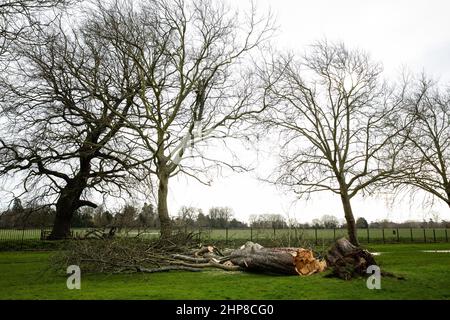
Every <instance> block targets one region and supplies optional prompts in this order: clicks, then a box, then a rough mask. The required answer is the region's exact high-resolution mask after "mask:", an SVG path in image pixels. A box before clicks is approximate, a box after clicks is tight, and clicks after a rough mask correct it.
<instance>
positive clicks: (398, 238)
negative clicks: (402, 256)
mask: <svg viewBox="0 0 450 320" xmlns="http://www.w3.org/2000/svg"><path fill="white" fill-rule="evenodd" d="M397 242H400V233H399V232H398V228H397Z"/></svg>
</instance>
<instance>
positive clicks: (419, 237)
mask: <svg viewBox="0 0 450 320" xmlns="http://www.w3.org/2000/svg"><path fill="white" fill-rule="evenodd" d="M176 229H177V230H178V231H179V232H192V233H193V235H194V236H195V237H197V238H198V239H200V240H202V241H204V242H208V241H209V242H214V241H222V242H225V243H228V242H245V241H254V242H258V241H259V242H264V243H271V242H273V243H274V244H284V245H296V244H301V243H304V242H309V243H312V244H316V245H318V244H323V243H327V242H332V241H334V240H336V239H337V238H340V237H344V236H346V234H347V230H346V229H299V228H284V229H277V228H271V229H260V228H241V229H231V228H224V229H213V228H190V227H188V226H184V227H177V228H176ZM89 230H90V229H87V228H80V229H72V237H82V236H83V235H84V234H85V233H86V232H87V231H89ZM48 234H49V229H0V246H3V247H4V246H5V245H6V246H7V245H8V244H11V245H13V247H14V249H17V250H21V249H24V248H25V249H26V248H29V247H30V244H32V243H33V244H34V245H35V246H39V244H38V243H37V244H36V242H39V241H40V240H44V239H45V238H46V236H47V235H48ZM117 235H118V236H123V237H137V236H139V237H141V238H148V239H151V238H158V237H159V232H158V230H152V229H145V230H140V229H128V230H122V231H120V232H119V233H118V234H117ZM448 237H449V231H448V229H444V228H380V229H374V228H373V229H358V238H359V241H360V242H361V243H430V242H449V240H448Z"/></svg>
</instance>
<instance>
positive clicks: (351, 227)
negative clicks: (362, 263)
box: [341, 190, 359, 247]
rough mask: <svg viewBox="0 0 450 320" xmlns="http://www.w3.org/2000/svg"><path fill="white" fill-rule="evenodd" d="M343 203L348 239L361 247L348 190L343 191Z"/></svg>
mask: <svg viewBox="0 0 450 320" xmlns="http://www.w3.org/2000/svg"><path fill="white" fill-rule="evenodd" d="M341 201H342V207H343V208H344V214H345V220H346V222H347V232H348V238H349V240H350V242H351V243H352V244H353V245H355V246H357V247H359V241H358V235H357V230H356V222H355V217H354V216H353V211H352V206H351V204H350V197H349V196H348V192H347V191H346V190H344V191H341Z"/></svg>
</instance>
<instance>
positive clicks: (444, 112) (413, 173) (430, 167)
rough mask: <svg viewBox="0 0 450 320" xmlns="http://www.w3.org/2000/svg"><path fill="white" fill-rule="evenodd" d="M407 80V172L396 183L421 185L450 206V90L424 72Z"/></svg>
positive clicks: (405, 165)
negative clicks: (420, 75) (408, 123)
mask: <svg viewBox="0 0 450 320" xmlns="http://www.w3.org/2000/svg"><path fill="white" fill-rule="evenodd" d="M406 84H407V85H406V86H405V87H406V90H405V91H406V96H407V97H408V98H407V99H405V103H404V108H403V110H402V113H401V116H402V117H403V118H404V119H408V121H410V122H411V126H410V127H409V128H408V130H405V131H404V132H402V134H403V136H404V137H406V138H407V142H406V144H405V147H404V148H403V149H402V161H403V163H404V168H405V172H404V175H403V176H402V177H401V178H398V179H395V180H394V181H393V183H394V186H395V187H397V188H398V189H402V190H403V189H404V187H405V186H408V187H413V189H414V188H418V189H422V190H424V191H426V192H427V193H429V194H430V195H432V196H434V197H436V198H437V199H440V200H442V201H444V202H445V203H446V204H447V205H449V206H450V169H449V165H450V163H449V159H450V92H449V91H448V89H447V90H446V89H443V88H442V87H440V86H439V85H438V83H434V82H433V81H432V80H430V79H427V78H426V76H424V75H422V77H421V78H419V79H408V80H407V81H406ZM408 189H409V191H411V188H408Z"/></svg>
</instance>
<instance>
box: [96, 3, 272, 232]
mask: <svg viewBox="0 0 450 320" xmlns="http://www.w3.org/2000/svg"><path fill="white" fill-rule="evenodd" d="M113 6H114V8H115V9H114V10H113V11H114V12H118V14H116V13H114V14H113V13H112V11H111V10H109V11H108V10H102V12H99V14H101V15H102V16H103V17H104V18H105V20H107V21H109V23H110V28H109V29H104V32H105V34H104V36H105V37H106V36H108V34H109V30H111V29H114V28H116V26H118V25H123V24H126V25H127V32H126V34H127V35H128V34H134V37H135V39H134V41H126V42H125V43H126V45H127V46H128V47H129V48H130V50H129V52H128V53H129V56H130V57H132V59H133V60H134V61H136V62H137V65H138V69H137V70H136V74H137V75H138V76H139V79H140V83H141V86H140V92H139V101H135V105H136V108H135V109H134V110H136V113H135V114H134V117H131V118H130V117H128V119H126V123H127V125H128V126H129V127H130V128H132V129H134V131H135V134H136V140H137V141H141V143H142V146H143V147H144V148H146V149H147V150H148V152H149V154H150V155H153V156H154V163H153V168H152V170H150V171H149V172H150V173H151V174H152V175H153V177H154V178H155V180H157V182H156V183H157V185H158V188H157V190H158V191H157V199H158V201H157V202H158V204H157V211H158V215H159V219H160V222H161V236H162V237H167V236H168V235H170V233H171V219H170V217H169V210H168V206H167V196H168V191H169V189H168V188H169V178H171V177H173V176H175V175H177V174H178V173H183V174H185V175H187V176H190V177H192V178H194V179H197V180H198V181H200V182H202V183H208V181H207V179H206V178H205V172H207V171H208V168H210V167H214V166H217V165H227V166H229V167H231V168H233V169H238V168H240V167H239V166H234V165H232V164H230V162H229V161H227V160H224V159H212V158H210V157H208V156H207V155H206V154H205V153H201V152H198V150H199V149H201V146H202V145H201V142H202V141H205V140H206V139H209V138H223V137H226V136H230V130H231V129H232V127H233V126H234V127H237V126H238V123H239V121H240V120H242V119H243V118H244V117H245V116H246V115H249V114H252V113H255V112H259V111H260V109H261V108H259V106H258V105H257V104H256V101H257V99H258V95H257V94H256V93H255V89H256V86H255V83H254V81H255V80H256V77H254V74H253V70H251V68H250V67H249V66H248V65H246V63H247V62H248V63H250V62H251V59H250V58H251V56H250V53H251V52H252V51H253V50H254V49H256V48H257V47H258V46H259V45H260V44H261V43H262V42H264V40H265V39H266V38H267V37H268V36H269V35H270V33H271V30H272V26H271V19H270V18H267V19H266V18H261V19H258V18H257V16H256V13H255V9H254V8H252V10H251V12H249V13H248V15H247V16H245V17H244V18H242V17H241V15H239V14H238V13H237V12H236V11H233V10H231V9H230V8H228V7H227V6H226V5H225V4H224V3H223V2H222V1H210V0H198V1H195V0H193V1H190V0H186V1H184V0H176V1H165V0H156V1H152V2H148V3H142V4H141V6H140V7H138V6H137V5H135V6H131V5H130V4H127V3H126V2H116V3H115V4H114V5H113ZM133 8H136V9H135V10H136V11H138V12H139V14H133ZM106 15H109V16H108V17H107V16H106ZM120 41H122V42H123V41H124V40H123V39H121V40H120ZM188 150H190V154H189V152H188ZM193 159H197V161H196V160H193ZM200 160H201V161H200Z"/></svg>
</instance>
